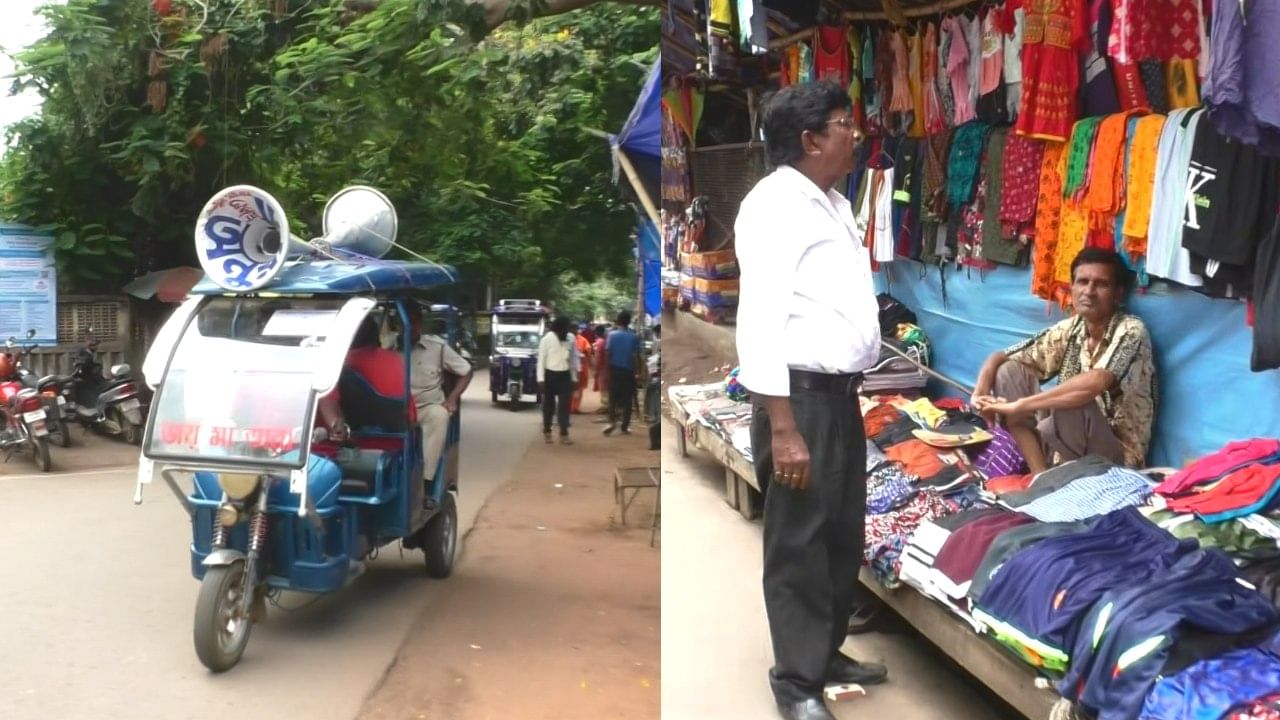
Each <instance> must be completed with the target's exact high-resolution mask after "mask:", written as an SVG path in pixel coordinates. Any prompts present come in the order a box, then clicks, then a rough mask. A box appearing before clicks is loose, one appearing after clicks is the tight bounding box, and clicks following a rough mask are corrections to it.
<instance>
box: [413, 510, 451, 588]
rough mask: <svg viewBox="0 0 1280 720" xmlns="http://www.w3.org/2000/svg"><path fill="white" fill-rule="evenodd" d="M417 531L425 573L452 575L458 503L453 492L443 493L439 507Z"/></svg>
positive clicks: (445, 576) (438, 575) (440, 575)
mask: <svg viewBox="0 0 1280 720" xmlns="http://www.w3.org/2000/svg"><path fill="white" fill-rule="evenodd" d="M419 533H420V535H419V538H418V545H419V547H421V548H422V552H423V554H425V555H426V556H427V560H426V562H427V575H429V576H431V577H433V578H440V579H443V578H447V577H449V576H450V575H452V574H453V561H454V558H455V556H456V555H457V552H458V504H457V501H456V500H454V497H453V493H451V492H446V493H445V494H444V500H443V501H441V503H440V509H439V510H437V511H436V514H435V515H433V516H432V517H431V519H430V520H428V521H427V524H426V525H424V526H423V527H422V530H420V531H419Z"/></svg>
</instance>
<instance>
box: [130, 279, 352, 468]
mask: <svg viewBox="0 0 1280 720" xmlns="http://www.w3.org/2000/svg"><path fill="white" fill-rule="evenodd" d="M342 304H343V302H342V300H341V299H332V300H330V299H323V300H310V299H280V298H252V297H251V298H237V297H219V298H213V299H211V300H210V301H209V302H208V303H206V304H205V305H204V306H202V307H201V308H200V310H199V311H198V312H197V314H196V316H195V317H194V318H193V319H192V321H191V322H190V324H189V325H188V326H187V328H186V330H185V332H183V334H182V337H181V339H180V340H179V341H178V343H177V346H176V347H175V348H174V351H173V356H172V360H171V361H170V363H169V367H168V371H167V373H166V374H165V377H164V379H163V382H162V383H161V385H160V388H159V392H158V393H157V395H156V398H155V402H154V404H153V407H152V416H153V417H152V429H151V433H150V436H149V441H148V444H147V455H148V456H153V457H169V458H191V459H200V460H209V461H218V462H245V461H254V462H257V463H259V464H270V465H290V466H292V465H300V463H301V460H300V454H299V453H293V452H292V451H296V450H298V449H299V448H300V446H301V444H302V443H304V442H309V441H310V436H311V425H312V416H313V406H314V398H313V394H312V388H313V381H314V378H315V374H316V373H317V372H319V371H320V369H321V368H322V367H323V366H324V364H325V363H327V362H328V358H330V357H332V355H333V354H332V353H328V352H326V351H325V345H326V341H327V340H328V338H329V337H331V336H332V337H334V342H342V343H344V344H345V343H347V342H348V341H349V339H350V338H349V337H348V336H346V335H343V334H342V333H341V332H337V334H336V335H335V334H334V332H335V331H336V330H337V326H338V323H336V322H335V321H336V320H337V318H338V313H339V311H340V309H341V307H342ZM339 362H340V361H339ZM286 453H291V454H289V455H287V456H286ZM282 456H286V457H287V458H289V460H290V461H286V460H285V459H284V458H282Z"/></svg>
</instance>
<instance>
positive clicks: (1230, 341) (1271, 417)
mask: <svg viewBox="0 0 1280 720" xmlns="http://www.w3.org/2000/svg"><path fill="white" fill-rule="evenodd" d="M885 267H887V268H888V269H887V270H882V271H881V272H880V273H879V274H878V275H877V290H879V291H887V292H889V293H890V294H892V295H893V296H894V297H896V298H898V299H899V300H901V301H902V302H903V303H904V304H905V305H907V307H909V308H911V309H912V310H913V311H914V312H915V313H916V315H917V316H918V319H919V322H920V326H921V327H922V328H923V329H924V331H925V334H927V335H928V336H929V341H930V344H931V345H932V347H933V352H932V360H933V365H934V368H935V369H936V370H938V371H939V372H941V373H943V374H945V375H947V376H949V377H952V378H954V379H956V380H959V381H960V382H962V383H964V384H966V385H970V386H972V385H973V383H974V380H975V379H976V378H977V374H978V369H979V368H980V367H981V366H982V362H983V361H984V360H985V359H986V357H987V356H988V355H990V354H991V353H992V352H993V351H995V350H998V349H1001V348H1004V347H1007V346H1009V345H1011V344H1013V343H1014V342H1016V341H1018V340H1021V339H1023V338H1027V337H1030V336H1031V335H1033V334H1035V333H1036V332H1039V331H1040V330H1041V329H1043V328H1045V327H1047V326H1048V325H1050V324H1051V323H1053V322H1056V321H1058V320H1060V319H1062V318H1063V317H1065V315H1064V314H1063V313H1062V312H1061V311H1060V310H1058V309H1057V307H1056V306H1055V307H1050V306H1048V305H1047V304H1046V303H1045V302H1044V301H1043V300H1040V299H1039V298H1037V297H1035V296H1033V295H1032V294H1031V290H1030V288H1031V272H1030V270H1029V269H1025V268H1007V267H1001V268H999V269H997V270H995V271H992V272H988V273H986V274H985V277H984V276H981V275H980V274H979V273H978V271H977V270H974V271H972V272H971V273H966V272H965V271H956V270H955V269H953V268H948V269H947V271H946V296H947V301H946V303H944V302H943V299H942V283H941V281H940V279H939V272H938V268H937V267H930V268H928V270H927V272H926V269H925V266H923V265H921V264H919V263H916V262H911V261H906V260H901V259H900V260H898V261H896V262H893V263H890V264H888V265H886V266H885ZM1128 309H1129V311H1130V312H1132V313H1134V314H1135V315H1137V316H1138V317H1140V318H1142V319H1143V321H1144V322H1146V324H1147V329H1148V330H1149V331H1150V333H1151V342H1152V345H1153V347H1154V350H1155V356H1156V372H1157V378H1158V383H1159V398H1158V401H1157V402H1158V405H1157V418H1156V424H1155V428H1154V432H1153V435H1152V441H1151V450H1150V453H1149V455H1148V461H1149V462H1150V463H1152V464H1153V465H1171V466H1175V467H1177V466H1181V465H1183V464H1185V463H1186V462H1188V461H1190V460H1192V459H1194V458H1196V457H1199V456H1201V455H1204V454H1206V453H1209V452H1213V451H1214V450H1217V449H1218V448H1220V447H1222V446H1223V445H1224V444H1226V443H1227V442H1229V441H1231V440H1238V439H1241V438H1247V437H1260V436H1265V437H1280V374H1277V373H1278V372H1280V371H1274V370H1273V371H1267V372H1263V373H1254V372H1251V371H1250V370H1249V354H1250V349H1251V347H1252V344H1253V338H1252V333H1253V331H1252V329H1251V328H1249V327H1248V326H1247V325H1246V324H1245V306H1244V304H1243V303H1241V302H1238V301H1233V300H1215V299H1211V298H1208V297H1205V296H1204V295H1201V294H1199V293H1196V292H1193V291H1191V290H1187V289H1185V288H1181V287H1178V286H1174V285H1170V284H1167V283H1163V282H1157V283H1155V284H1153V286H1152V287H1151V288H1149V289H1148V290H1147V292H1146V293H1144V294H1137V293H1135V294H1134V295H1133V297H1132V298H1131V299H1130V301H1129V303H1128ZM937 389H938V390H939V391H940V392H945V393H948V394H956V391H955V390H953V389H950V388H946V387H943V386H939V387H938V388H937Z"/></svg>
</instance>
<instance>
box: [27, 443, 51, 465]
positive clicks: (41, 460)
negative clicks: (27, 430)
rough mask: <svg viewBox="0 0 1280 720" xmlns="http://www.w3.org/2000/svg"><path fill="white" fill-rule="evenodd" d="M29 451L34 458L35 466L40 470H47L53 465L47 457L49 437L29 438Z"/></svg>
mask: <svg viewBox="0 0 1280 720" xmlns="http://www.w3.org/2000/svg"><path fill="white" fill-rule="evenodd" d="M31 453H32V455H33V456H34V458H35V461H36V468H37V469H39V470H40V472H49V469H50V468H52V467H53V461H51V460H50V459H49V438H47V437H38V438H31Z"/></svg>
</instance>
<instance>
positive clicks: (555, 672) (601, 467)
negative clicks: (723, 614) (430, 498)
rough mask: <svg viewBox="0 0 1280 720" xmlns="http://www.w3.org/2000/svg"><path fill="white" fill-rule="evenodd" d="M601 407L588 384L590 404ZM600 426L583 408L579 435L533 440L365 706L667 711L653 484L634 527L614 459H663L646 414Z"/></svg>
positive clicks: (569, 717)
mask: <svg viewBox="0 0 1280 720" xmlns="http://www.w3.org/2000/svg"><path fill="white" fill-rule="evenodd" d="M592 395H593V394H592ZM595 407H596V404H595V402H594V398H591V397H589V399H588V401H587V403H586V404H585V407H584V410H586V411H587V412H588V413H589V412H591V411H592V410H594V408H595ZM523 412H524V413H526V414H527V415H528V417H529V422H530V423H539V422H540V420H539V419H538V416H537V415H536V414H535V412H537V411H534V410H533V409H532V408H529V409H527V410H525V411H523ZM600 429H601V426H600V425H599V424H596V423H593V422H592V416H591V415H590V414H583V415H577V416H574V420H573V427H572V429H571V433H573V437H574V440H575V443H576V444H575V445H572V446H567V447H566V446H561V445H558V444H556V445H545V444H543V443H542V440H541V438H540V437H539V438H538V439H537V440H536V441H535V443H534V444H533V445H532V446H530V448H529V450H528V452H527V453H526V455H525V457H524V459H523V460H522V461H521V462H520V464H519V465H518V466H517V470H516V475H515V476H514V477H513V478H511V480H510V481H509V482H507V483H506V484H505V485H504V486H503V487H501V488H499V489H498V490H496V491H495V492H494V493H493V495H492V496H491V497H490V499H489V502H488V503H487V504H486V505H485V507H484V508H483V509H482V510H481V512H480V516H479V518H478V520H477V522H476V525H475V528H474V529H473V530H472V532H471V533H470V535H468V537H467V538H466V540H465V542H464V544H463V555H462V557H461V561H460V563H459V565H458V567H457V568H456V570H455V571H454V575H453V577H452V578H450V579H448V580H446V581H444V584H443V585H442V586H441V587H442V588H443V591H442V592H438V593H436V597H435V598H434V599H433V600H432V601H431V602H430V603H429V604H428V606H427V607H426V608H425V610H424V611H423V614H422V615H421V616H420V617H419V618H418V620H417V622H416V623H415V624H414V627H413V629H412V630H411V631H410V632H409V635H408V637H407V638H406V640H405V642H404V644H403V646H401V648H400V650H399V652H398V654H397V657H396V659H395V662H394V663H393V664H392V666H391V667H390V669H389V670H388V672H387V675H386V678H385V679H384V681H383V682H382V683H381V684H380V685H379V687H378V688H377V689H376V690H375V691H374V692H373V693H372V694H371V695H370V697H369V698H368V699H367V700H366V702H365V704H364V708H363V710H362V711H361V714H360V716H359V717H360V718H361V720H401V719H406V720H498V719H503V720H507V719H510V718H520V719H521V720H540V719H543V718H545V719H546V720H552V719H554V720H576V719H578V718H582V719H584V720H586V719H596V718H611V719H618V720H625V719H630V718H637V719H645V720H649V719H656V718H658V716H659V713H660V710H659V706H660V685H659V677H660V674H661V672H660V667H659V638H660V595H659V570H660V552H659V547H660V545H661V536H660V535H659V538H658V545H659V547H653V548H651V547H649V520H650V518H651V513H652V512H653V507H654V501H655V499H656V498H655V497H654V493H653V492H652V491H648V490H646V491H643V492H641V493H640V497H639V498H638V499H637V501H636V502H635V503H634V504H633V505H631V506H630V508H629V509H628V511H627V522H628V525H629V527H626V528H624V527H622V526H621V525H620V524H619V517H618V512H619V511H618V509H617V506H616V505H615V503H614V497H613V474H614V469H615V468H617V467H622V466H646V465H657V464H658V453H656V452H651V451H649V450H648V449H647V447H648V444H647V433H645V432H642V428H640V427H636V428H633V431H634V434H632V435H630V436H615V437H611V438H606V437H603V436H602V435H601V434H600ZM463 472H464V473H465V472H466V469H465V468H463ZM462 482H463V486H462V488H463V492H466V484H465V483H466V479H465V475H464V476H463V480H462Z"/></svg>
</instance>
